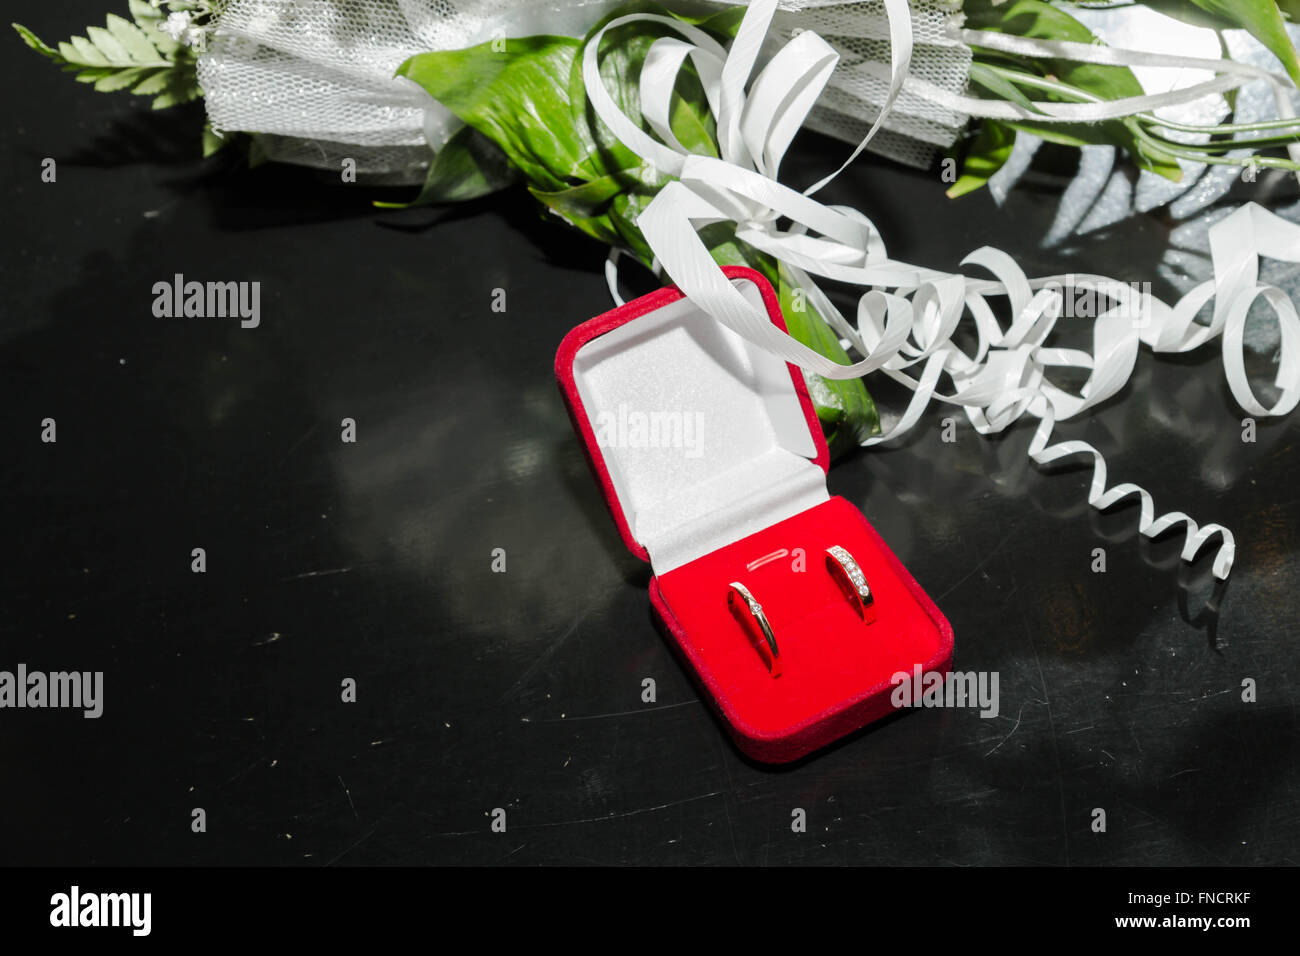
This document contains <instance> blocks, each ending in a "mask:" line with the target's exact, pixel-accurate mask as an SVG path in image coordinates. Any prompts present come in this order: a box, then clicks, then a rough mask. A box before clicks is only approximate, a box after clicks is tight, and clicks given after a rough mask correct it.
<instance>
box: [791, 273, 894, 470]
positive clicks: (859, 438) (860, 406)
mask: <svg viewBox="0 0 1300 956" xmlns="http://www.w3.org/2000/svg"><path fill="white" fill-rule="evenodd" d="M777 278H778V285H777V298H778V300H779V301H780V303H781V315H782V316H783V317H784V318H785V325H786V328H787V329H788V330H789V332H790V334H791V335H792V336H794V337H795V338H796V339H798V340H799V341H800V342H802V343H803V344H804V345H807V346H808V347H809V348H812V349H815V350H816V351H818V352H820V353H821V354H822V355H825V356H826V357H827V358H830V359H834V360H835V361H837V362H840V363H844V364H847V363H849V362H850V361H852V359H850V358H849V354H848V353H847V352H846V351H844V348H843V346H841V345H840V340H839V336H838V335H836V334H835V330H834V329H832V328H831V327H830V325H828V324H827V322H826V320H825V319H824V318H822V316H821V315H819V314H818V313H817V311H816V310H815V309H814V308H813V306H812V303H811V302H809V301H808V299H807V296H806V295H803V294H802V293H801V292H800V290H799V288H798V286H797V285H796V284H795V283H794V282H792V281H791V279H790V275H789V272H788V270H787V269H786V267H785V265H784V264H781V265H779V266H778V268H777ZM803 377H804V381H805V382H807V383H808V394H809V395H810V396H811V398H812V400H813V407H814V408H815V409H816V410H817V418H818V419H819V420H820V421H821V423H822V429H823V431H825V432H826V441H827V444H828V445H829V446H830V450H831V455H832V456H833V457H838V456H839V455H841V454H843V453H844V452H845V451H848V450H849V449H850V448H853V447H855V446H857V445H860V444H862V442H863V440H864V439H867V438H870V437H871V436H872V435H875V434H878V433H879V432H880V413H879V411H878V410H877V409H876V403H875V402H874V401H872V399H871V395H870V393H868V392H867V386H866V384H865V383H864V382H863V381H862V379H860V378H848V379H834V378H823V377H822V376H820V375H816V374H814V373H812V372H807V371H805V372H804V373H803Z"/></svg>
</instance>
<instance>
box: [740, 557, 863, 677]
mask: <svg viewBox="0 0 1300 956" xmlns="http://www.w3.org/2000/svg"><path fill="white" fill-rule="evenodd" d="M826 567H827V568H828V569H829V570H830V572H831V574H832V575H833V576H834V577H835V579H836V580H837V581H838V582H839V583H840V586H841V587H842V588H843V589H844V591H845V593H846V594H847V595H848V598H849V600H850V601H851V602H852V603H853V606H854V607H855V609H856V610H857V612H858V615H859V616H860V617H861V618H862V621H863V623H864V624H870V623H871V622H872V621H874V620H875V619H876V598H875V595H873V594H872V593H871V586H870V585H869V584H867V576H866V575H865V574H863V573H862V568H860V567H858V562H857V561H855V560H854V559H853V555H851V554H849V552H848V551H847V550H845V549H844V548H842V547H840V546H839V545H838V544H837V545H834V546H832V547H829V548H827V549H826ZM727 604H728V605H730V606H731V607H732V608H733V609H741V608H743V609H744V610H743V613H744V614H746V615H747V616H748V618H749V619H750V620H751V621H752V622H753V624H754V626H756V627H757V628H758V633H759V635H761V637H762V641H763V645H762V646H765V647H766V649H767V651H766V653H765V654H763V657H764V660H765V661H766V663H767V669H768V673H769V674H771V676H773V677H780V676H781V651H780V649H779V648H778V647H777V643H776V634H775V632H773V630H772V623H771V622H770V621H769V620H768V619H767V614H766V613H764V611H763V605H761V604H759V603H758V600H757V599H756V598H755V597H754V595H753V594H752V593H750V590H749V588H747V587H745V585H743V584H741V583H740V582H739V581H732V582H731V584H730V585H728V590H727Z"/></svg>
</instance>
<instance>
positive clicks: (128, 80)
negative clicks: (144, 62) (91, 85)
mask: <svg viewBox="0 0 1300 956" xmlns="http://www.w3.org/2000/svg"><path fill="white" fill-rule="evenodd" d="M142 72H143V71H142V70H141V69H139V68H137V69H128V70H114V71H113V72H111V73H108V74H105V75H104V76H101V77H100V78H99V79H97V80H96V81H95V89H97V90H99V92H101V93H111V92H113V91H114V90H125V89H128V88H129V87H131V86H134V85H135V84H136V83H137V82H139V81H140V80H141V79H143V77H142V76H141V73H142Z"/></svg>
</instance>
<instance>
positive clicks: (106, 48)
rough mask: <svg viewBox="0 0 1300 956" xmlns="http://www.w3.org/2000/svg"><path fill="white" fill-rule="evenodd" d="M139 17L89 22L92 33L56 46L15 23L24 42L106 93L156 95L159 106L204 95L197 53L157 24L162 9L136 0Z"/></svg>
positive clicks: (110, 17)
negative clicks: (97, 23)
mask: <svg viewBox="0 0 1300 956" xmlns="http://www.w3.org/2000/svg"><path fill="white" fill-rule="evenodd" d="M130 9H131V13H132V16H133V17H134V18H135V22H134V23H133V22H131V21H130V20H127V19H125V18H124V17H119V16H116V15H115V14H111V13H110V14H108V15H107V16H106V17H105V23H106V24H107V26H106V27H87V28H86V36H84V37H82V36H74V37H69V38H68V39H67V40H63V41H60V43H59V44H58V46H57V47H51V46H49V45H48V44H46V43H44V42H43V41H41V40H40V38H38V37H37V36H36V35H35V34H34V33H32V31H31V30H28V29H27V28H26V27H24V26H22V25H21V24H17V23H15V24H14V25H13V27H14V29H15V30H16V31H17V32H18V35H19V36H20V37H22V40H23V42H24V43H26V44H27V45H28V46H29V47H31V48H32V49H33V50H35V51H36V52H37V53H39V54H41V55H42V56H44V57H46V58H48V59H50V60H52V61H53V62H54V63H56V64H58V65H60V66H62V67H63V68H64V69H65V70H67V71H70V72H72V73H73V74H75V77H74V78H75V79H76V80H77V81H78V82H80V83H89V84H91V85H93V86H94V87H95V89H96V90H99V91H101V92H112V91H114V90H128V91H130V92H132V93H137V94H140V95H144V96H153V97H154V101H153V108H154V109H160V108H162V107H164V106H171V105H173V104H176V103H185V102H188V101H190V100H193V99H195V98H197V97H198V96H200V95H202V91H201V90H200V89H199V84H198V76H197V73H196V71H195V65H194V53H193V52H192V51H191V50H190V49H189V48H188V47H181V46H180V45H179V44H177V43H176V42H175V41H173V40H172V39H171V38H170V37H168V36H167V35H166V34H164V33H161V32H160V31H159V30H158V29H157V27H158V24H159V23H160V22H161V20H162V14H161V12H160V11H158V10H155V9H153V8H152V7H151V6H150V5H149V4H148V3H143V2H141V0H130Z"/></svg>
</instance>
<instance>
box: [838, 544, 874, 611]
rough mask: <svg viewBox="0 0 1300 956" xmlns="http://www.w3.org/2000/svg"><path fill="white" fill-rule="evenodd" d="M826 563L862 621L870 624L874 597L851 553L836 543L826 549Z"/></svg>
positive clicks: (865, 577)
mask: <svg viewBox="0 0 1300 956" xmlns="http://www.w3.org/2000/svg"><path fill="white" fill-rule="evenodd" d="M826 563H827V565H829V566H830V568H831V573H832V574H835V576H836V577H837V578H838V579H839V581H840V582H841V584H842V585H844V589H845V591H846V592H847V593H848V595H849V597H850V600H852V601H853V605H854V607H856V608H857V609H858V614H859V615H860V616H861V617H862V620H863V622H864V623H866V624H870V623H871V622H872V621H874V620H875V619H876V598H875V596H874V595H873V594H872V593H871V586H870V585H869V584H867V576H866V575H865V574H863V573H862V569H861V568H860V567H858V562H857V561H854V560H853V555H851V554H849V553H848V552H847V551H845V550H844V549H843V548H841V547H840V546H839V545H838V544H837V545H834V546H832V547H829V548H827V549H826Z"/></svg>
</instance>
